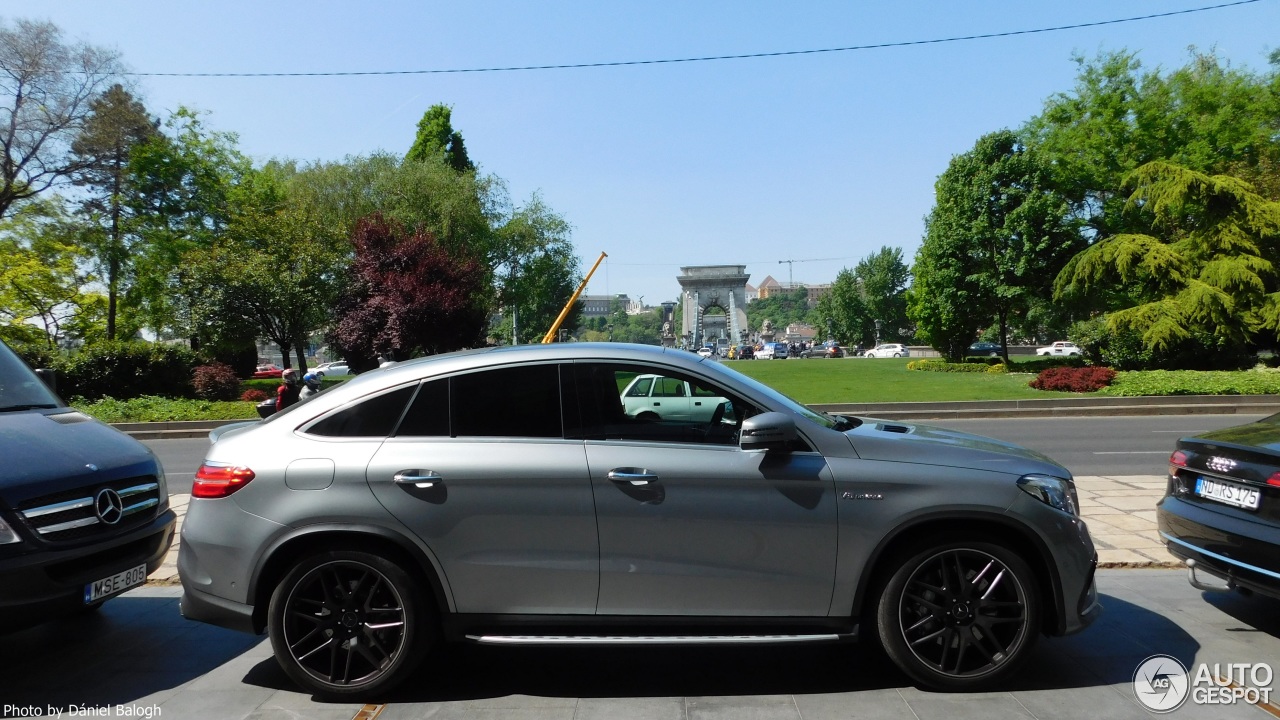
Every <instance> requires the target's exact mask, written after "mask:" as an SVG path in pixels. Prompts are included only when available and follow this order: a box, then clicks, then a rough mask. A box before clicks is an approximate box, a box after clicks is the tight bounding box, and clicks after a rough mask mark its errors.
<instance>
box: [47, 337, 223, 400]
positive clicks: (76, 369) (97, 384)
mask: <svg viewBox="0 0 1280 720" xmlns="http://www.w3.org/2000/svg"><path fill="white" fill-rule="evenodd" d="M197 362H198V360H197V358H196V354H195V353H193V352H191V350H190V349H189V348H186V347H184V346H181V345H162V344H155V343H147V342H139V341H130V342H119V341H116V342H104V343H99V344H96V345H89V346H86V347H84V348H82V349H81V350H80V351H79V352H77V353H76V354H74V355H72V356H70V357H68V358H66V359H64V360H63V361H62V362H60V363H59V364H58V365H56V369H57V370H58V390H59V393H60V394H61V395H62V396H63V397H73V396H82V397H86V398H89V399H90V400H94V399H97V398H100V397H105V396H110V397H113V398H117V399H129V398H136V397H142V396H145V395H154V396H165V397H191V396H192V394H193V393H192V387H191V377H192V373H193V371H194V370H195V367H196V363H197Z"/></svg>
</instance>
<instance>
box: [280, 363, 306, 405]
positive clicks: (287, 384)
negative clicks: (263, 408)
mask: <svg viewBox="0 0 1280 720" xmlns="http://www.w3.org/2000/svg"><path fill="white" fill-rule="evenodd" d="M280 379H281V380H283V381H284V382H283V383H281V385H280V387H279V388H276V412H280V411H281V410H283V409H285V408H287V407H289V406H290V405H293V404H294V403H296V402H298V395H299V394H301V393H302V385H301V384H299V383H298V373H297V371H296V370H294V369H293V368H289V369H287V370H285V371H284V372H283V373H281V375H280Z"/></svg>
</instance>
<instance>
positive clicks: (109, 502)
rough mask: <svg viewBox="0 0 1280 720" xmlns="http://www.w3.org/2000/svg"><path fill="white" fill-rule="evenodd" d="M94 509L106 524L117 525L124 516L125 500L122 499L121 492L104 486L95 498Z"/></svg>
mask: <svg viewBox="0 0 1280 720" xmlns="http://www.w3.org/2000/svg"><path fill="white" fill-rule="evenodd" d="M93 509H94V510H96V511H97V513H98V519H100V520H102V522H103V523H104V524H106V525H115V524H116V523H118V522H120V518H122V517H124V500H121V499H120V493H118V492H116V491H115V490H112V489H111V488H103V489H101V490H99V491H98V496H97V497H96V498H94V500H93Z"/></svg>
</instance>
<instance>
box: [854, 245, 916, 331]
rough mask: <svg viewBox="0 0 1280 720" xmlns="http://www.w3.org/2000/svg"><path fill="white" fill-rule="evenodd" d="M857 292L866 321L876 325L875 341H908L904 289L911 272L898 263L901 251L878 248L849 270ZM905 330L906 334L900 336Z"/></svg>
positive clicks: (909, 280)
mask: <svg viewBox="0 0 1280 720" xmlns="http://www.w3.org/2000/svg"><path fill="white" fill-rule="evenodd" d="M853 274H854V277H855V278H857V283H858V286H859V287H860V289H861V292H862V297H863V300H864V303H865V305H866V311H867V314H868V315H869V320H870V321H871V322H872V325H874V323H875V321H876V320H879V321H880V333H879V340H881V341H889V340H893V341H901V340H906V339H908V338H909V337H910V329H909V327H908V326H909V325H910V324H911V323H910V322H909V321H908V319H907V297H906V289H907V285H908V284H909V283H910V282H911V271H910V270H909V269H908V268H907V264H906V263H904V262H903V261H902V248H891V247H887V246H886V247H882V248H880V250H879V252H875V253H872V254H871V255H868V256H867V257H865V258H863V259H862V260H861V261H859V262H858V265H857V266H856V267H855V268H854V270H853ZM903 330H907V333H905V334H904V333H903V332H902V331H903Z"/></svg>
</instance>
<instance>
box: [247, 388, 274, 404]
mask: <svg viewBox="0 0 1280 720" xmlns="http://www.w3.org/2000/svg"><path fill="white" fill-rule="evenodd" d="M269 397H271V396H270V395H268V394H267V393H266V392H265V391H262V390H245V391H244V392H242V393H240V399H241V400H243V401H245V402H262V401H263V400H266V399H267V398H269Z"/></svg>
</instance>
